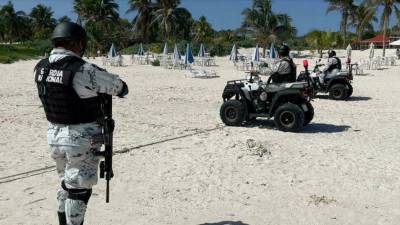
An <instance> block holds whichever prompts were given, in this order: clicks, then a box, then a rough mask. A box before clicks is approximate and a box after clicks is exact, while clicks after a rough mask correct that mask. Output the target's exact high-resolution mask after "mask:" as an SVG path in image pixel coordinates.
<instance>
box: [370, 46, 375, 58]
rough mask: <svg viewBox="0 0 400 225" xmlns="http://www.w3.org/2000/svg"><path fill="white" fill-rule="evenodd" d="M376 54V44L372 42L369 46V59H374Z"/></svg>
mask: <svg viewBox="0 0 400 225" xmlns="http://www.w3.org/2000/svg"><path fill="white" fill-rule="evenodd" d="M374 54H375V45H374V43H372V42H371V44H370V45H369V58H370V59H372V58H374Z"/></svg>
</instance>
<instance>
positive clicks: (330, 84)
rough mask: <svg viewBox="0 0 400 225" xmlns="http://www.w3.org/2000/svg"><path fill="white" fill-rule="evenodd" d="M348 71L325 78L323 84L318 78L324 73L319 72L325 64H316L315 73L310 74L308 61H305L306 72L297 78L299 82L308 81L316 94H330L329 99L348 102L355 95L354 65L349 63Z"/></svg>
mask: <svg viewBox="0 0 400 225" xmlns="http://www.w3.org/2000/svg"><path fill="white" fill-rule="evenodd" d="M347 65H348V68H349V69H348V71H339V72H336V73H331V74H328V75H326V76H325V78H324V81H323V82H322V83H321V82H320V81H319V78H318V76H317V74H318V73H322V72H321V71H320V70H319V67H320V66H323V64H318V62H317V63H316V65H315V67H314V70H313V72H312V73H311V74H310V72H309V71H308V61H307V60H304V61H303V66H304V69H305V71H302V72H301V73H300V74H299V76H298V77H297V81H308V82H309V83H310V84H311V86H312V87H313V89H314V93H315V94H316V93H318V92H322V93H329V97H330V98H331V99H334V100H346V99H348V98H349V97H350V96H351V95H352V94H353V86H352V85H351V82H352V80H353V74H352V66H353V65H352V64H350V62H349V61H348V62H347Z"/></svg>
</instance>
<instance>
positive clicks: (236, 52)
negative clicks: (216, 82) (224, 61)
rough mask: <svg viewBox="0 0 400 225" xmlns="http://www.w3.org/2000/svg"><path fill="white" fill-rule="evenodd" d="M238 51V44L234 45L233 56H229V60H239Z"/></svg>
mask: <svg viewBox="0 0 400 225" xmlns="http://www.w3.org/2000/svg"><path fill="white" fill-rule="evenodd" d="M237 54H238V50H237V49H236V44H234V45H233V47H232V51H231V55H230V56H229V60H230V61H232V62H235V61H237V60H238V56H237Z"/></svg>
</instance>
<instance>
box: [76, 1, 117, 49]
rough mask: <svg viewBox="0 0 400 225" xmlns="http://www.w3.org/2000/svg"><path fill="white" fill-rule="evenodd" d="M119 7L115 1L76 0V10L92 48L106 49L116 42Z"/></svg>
mask: <svg viewBox="0 0 400 225" xmlns="http://www.w3.org/2000/svg"><path fill="white" fill-rule="evenodd" d="M118 7H119V6H118V4H117V3H115V1H114V0H75V2H74V10H75V12H76V13H77V14H78V18H79V19H80V20H81V22H82V25H84V26H85V28H86V31H87V32H88V36H89V39H90V41H91V45H92V46H96V47H103V48H104V47H105V46H107V45H108V44H109V43H110V42H112V41H113V40H115V35H114V34H115V30H116V29H117V27H118V25H119V23H120V17H119V14H118ZM92 46H91V47H92Z"/></svg>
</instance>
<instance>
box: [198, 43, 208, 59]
mask: <svg viewBox="0 0 400 225" xmlns="http://www.w3.org/2000/svg"><path fill="white" fill-rule="evenodd" d="M205 56H206V49H205V48H204V45H203V44H201V45H200V50H199V54H198V57H205Z"/></svg>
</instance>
